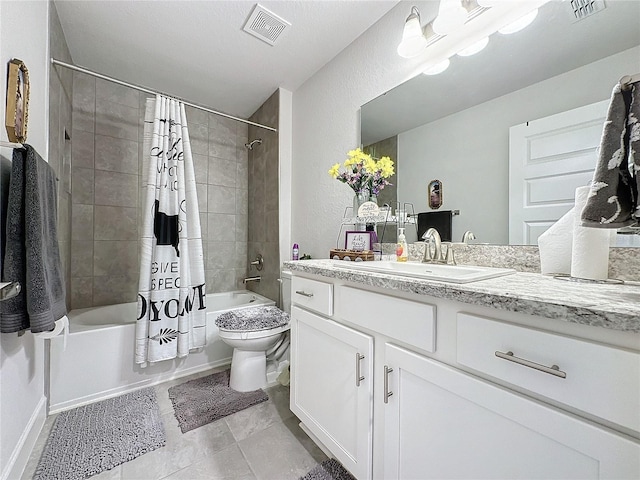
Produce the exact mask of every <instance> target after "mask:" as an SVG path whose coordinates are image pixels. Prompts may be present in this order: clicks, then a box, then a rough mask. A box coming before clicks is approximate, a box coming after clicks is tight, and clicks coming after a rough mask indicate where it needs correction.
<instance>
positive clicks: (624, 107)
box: [581, 84, 640, 228]
mask: <svg viewBox="0 0 640 480" xmlns="http://www.w3.org/2000/svg"><path fill="white" fill-rule="evenodd" d="M633 90H635V89H632V90H629V91H623V90H621V88H620V85H619V84H617V85H616V86H615V87H614V89H613V92H612V93H611V103H610V104H609V111H608V113H607V119H606V121H605V123H604V129H603V132H602V138H601V140H600V153H599V156H598V162H597V165H596V169H595V172H594V175H593V180H592V182H591V190H590V192H589V198H588V200H587V205H586V206H585V208H584V210H583V211H582V217H581V218H582V225H583V226H585V227H599V228H621V227H624V226H627V225H631V224H633V223H634V222H635V220H634V218H633V215H634V214H635V212H636V207H637V205H636V203H637V193H638V188H637V183H636V181H637V168H638V167H637V164H636V166H635V168H636V172H635V173H633V174H635V176H636V178H635V179H634V178H633V176H632V175H633V174H632V172H630V171H629V158H628V156H629V153H630V148H631V150H632V147H633V146H632V145H630V139H631V137H632V135H631V132H634V135H635V137H640V132H639V131H638V127H637V122H638V117H637V116H634V115H633V113H632V112H631V111H630V107H631V100H632V92H633ZM635 108H636V109H638V110H640V107H638V106H637V105H636V107H635ZM629 125H630V126H629ZM635 137H634V138H635ZM637 142H638V138H636V140H635V141H634V143H637ZM639 161H640V160H639Z"/></svg>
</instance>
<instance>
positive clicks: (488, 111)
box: [361, 0, 640, 244]
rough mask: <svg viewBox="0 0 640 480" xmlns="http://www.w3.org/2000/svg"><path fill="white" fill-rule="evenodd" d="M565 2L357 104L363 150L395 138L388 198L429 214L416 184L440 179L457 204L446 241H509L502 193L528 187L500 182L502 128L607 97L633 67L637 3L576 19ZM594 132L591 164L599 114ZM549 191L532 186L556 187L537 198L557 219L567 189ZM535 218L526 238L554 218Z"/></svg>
mask: <svg viewBox="0 0 640 480" xmlns="http://www.w3.org/2000/svg"><path fill="white" fill-rule="evenodd" d="M570 4H571V2H561V1H552V2H550V3H547V4H545V5H544V6H543V7H541V8H540V12H539V14H538V18H536V20H535V21H534V23H533V24H532V25H530V26H529V27H528V28H527V29H525V30H523V31H521V32H518V33H516V34H514V35H509V36H507V35H501V34H498V33H496V34H494V35H492V36H491V38H490V41H489V45H488V46H487V47H486V48H485V49H484V50H483V51H482V52H480V53H478V54H477V55H474V56H471V57H458V56H455V57H453V58H451V66H450V67H449V69H448V70H447V71H445V72H443V73H442V74H440V75H436V76H427V75H422V74H420V75H418V76H417V77H414V78H413V79H411V80H409V81H407V82H405V83H404V84H402V85H400V86H398V87H396V88H394V89H393V90H391V91H389V92H387V93H385V94H384V95H382V96H380V97H378V98H376V99H374V100H372V101H371V102H369V103H367V104H366V105H364V106H363V107H362V111H361V122H362V125H361V128H362V132H361V139H362V144H363V145H364V146H365V148H366V146H368V145H371V146H372V148H373V149H374V150H375V148H376V146H377V145H380V144H383V143H384V144H389V143H392V144H394V145H396V148H397V156H396V171H397V175H396V184H397V185H396V187H397V199H398V200H400V201H402V202H411V203H413V204H414V206H415V208H416V212H425V211H429V210H430V209H429V206H428V201H427V199H426V196H425V194H424V186H425V185H426V184H427V182H429V181H430V180H431V179H434V178H437V179H439V180H441V181H442V182H443V183H444V184H446V185H447V195H446V198H444V199H443V203H442V205H443V208H444V209H447V210H449V209H451V210H453V209H455V210H459V211H460V215H459V216H456V217H455V218H454V222H453V237H454V238H460V237H461V235H462V234H463V233H464V232H465V231H466V230H471V231H473V232H474V233H475V234H476V237H477V238H478V240H477V242H476V243H493V244H507V243H509V200H510V194H511V196H512V197H513V198H519V199H524V200H526V199H527V195H529V194H530V192H528V191H527V188H528V187H526V188H525V187H523V185H526V182H524V183H523V182H520V184H519V185H509V158H510V151H509V148H510V138H509V135H510V128H511V127H514V126H517V125H524V126H525V127H526V126H529V125H532V124H533V123H534V122H533V121H534V120H538V119H543V118H546V117H551V118H554V117H553V116H555V115H556V114H560V113H563V112H567V111H571V110H574V109H578V108H580V107H585V106H586V105H591V104H594V103H596V102H602V101H605V102H606V103H608V99H609V97H610V94H611V90H612V89H613V87H614V85H615V84H616V83H617V82H618V81H619V79H620V78H621V77H622V76H624V75H633V74H636V73H639V72H640V2H638V1H636V0H617V1H609V2H606V8H605V9H604V10H602V11H599V12H597V13H595V14H594V15H592V16H589V17H587V18H584V19H582V20H580V21H576V20H575V18H574V16H573V12H572V10H571V8H570ZM418 6H420V3H418ZM568 130H572V128H568ZM591 130H592V131H593V128H592V129H591ZM563 131H564V130H562V131H560V133H562V132H563ZM595 131H596V132H597V133H596V136H597V140H596V141H595V144H594V143H593V141H591V143H592V144H591V145H588V146H587V147H585V148H584V151H583V152H582V154H583V156H587V157H588V162H587V163H588V164H589V165H591V167H590V168H591V169H593V168H594V167H595V163H596V155H597V146H598V145H597V143H598V141H599V132H601V131H602V121H599V123H598V125H597V126H596V127H595ZM556 133H558V132H556ZM554 135H555V134H554ZM554 138H555V140H554V141H555V142H557V143H559V144H560V145H561V148H560V150H559V151H560V152H561V151H562V149H563V148H564V145H565V144H566V143H567V139H566V138H565V137H563V135H562V134H558V135H555V137H554ZM551 143H553V142H551ZM578 150H580V149H578ZM385 154H387V153H385ZM554 155H555V154H554ZM558 155H561V154H560V153H559V154H558ZM551 157H553V158H555V157H554V156H553V155H552V156H551ZM392 158H393V156H392ZM548 160H549V157H545V156H541V157H539V159H538V160H537V161H538V165H537V169H538V170H539V178H545V177H550V176H551V173H549V172H545V170H544V169H545V168H546V167H547V165H548ZM568 163H571V162H568ZM580 168H583V167H582V166H581V167H580ZM565 173H566V172H565ZM570 173H574V172H573V171H572V172H570ZM580 174H581V175H582V176H581V177H580V182H582V181H583V177H584V176H585V175H586V176H587V178H590V173H585V172H584V171H583V170H581V171H580ZM568 177H572V176H571V175H568ZM572 178H573V179H574V180H573V181H574V182H575V181H576V180H575V178H576V177H572ZM554 188H555V187H553V186H545V187H544V188H542V189H540V190H541V191H546V192H552V191H553V192H555V191H556V190H557V193H550V194H549V196H548V198H546V197H545V198H544V199H543V200H541V202H543V203H546V204H547V205H556V206H557V207H558V208H556V209H555V211H556V213H555V215H558V216H557V217H556V219H557V218H559V217H560V216H562V214H563V212H566V211H567V210H569V209H570V208H571V206H572V204H573V196H572V195H573V189H574V188H575V187H574V186H571V185H570V186H569V187H567V186H566V185H565V186H563V187H562V188H558V189H556V190H554ZM510 189H511V192H510ZM568 192H569V193H568ZM390 193H391V192H390ZM551 210H554V209H551ZM543 220H544V219H543ZM543 220H539V228H538V230H536V232H535V235H532V238H531V239H530V243H535V242H536V240H537V235H539V234H540V233H542V231H544V229H545V228H546V226H545V225H547V226H548V225H550V224H552V223H553V220H554V219H553V218H549V219H546V220H544V221H543ZM545 221H546V224H545ZM618 237H620V235H618ZM634 237H636V238H639V239H640V236H638V235H634ZM408 240H409V241H413V240H412V239H409V238H408ZM515 243H517V244H520V243H527V242H526V241H525V240H523V239H519V240H516V241H515Z"/></svg>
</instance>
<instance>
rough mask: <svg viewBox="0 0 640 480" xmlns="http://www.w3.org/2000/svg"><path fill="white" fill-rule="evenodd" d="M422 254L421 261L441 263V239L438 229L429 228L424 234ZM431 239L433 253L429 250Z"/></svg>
mask: <svg viewBox="0 0 640 480" xmlns="http://www.w3.org/2000/svg"><path fill="white" fill-rule="evenodd" d="M422 239H423V240H424V243H425V245H424V256H423V257H422V262H423V263H442V261H443V260H442V239H441V238H440V234H439V233H438V230H436V229H435V228H429V229H428V230H427V231H426V232H424V235H422ZM431 240H433V242H434V244H435V246H434V251H433V253H432V252H431Z"/></svg>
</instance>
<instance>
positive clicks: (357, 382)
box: [356, 352, 364, 387]
mask: <svg viewBox="0 0 640 480" xmlns="http://www.w3.org/2000/svg"><path fill="white" fill-rule="evenodd" d="M363 358H364V355H360V354H359V353H358V352H356V387H359V386H360V382H361V381H363V380H364V375H361V374H360V360H362V359H363Z"/></svg>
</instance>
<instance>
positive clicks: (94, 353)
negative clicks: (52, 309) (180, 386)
mask: <svg viewBox="0 0 640 480" xmlns="http://www.w3.org/2000/svg"><path fill="white" fill-rule="evenodd" d="M256 305H274V302H273V301H272V300H269V299H268V298H265V297H262V296H260V295H258V294H255V293H252V292H248V291H238V292H226V293H216V294H209V295H207V345H206V347H205V348H204V350H203V351H202V352H198V353H190V354H189V355H188V356H187V357H185V358H179V359H174V360H167V361H164V362H158V363H155V364H152V365H149V366H147V367H146V368H141V367H140V366H138V365H136V364H135V363H134V355H133V348H134V343H135V319H136V303H135V302H133V303H123V304H119V305H109V306H106V307H94V308H83V309H78V310H72V311H71V312H69V314H68V317H69V331H70V334H69V336H68V340H67V349H66V351H63V338H62V337H61V336H60V337H56V338H53V339H51V340H50V348H49V359H50V360H49V410H50V412H51V413H55V412H59V411H62V410H68V409H70V408H74V407H77V406H79V405H84V404H87V403H91V402H94V401H96V400H102V399H104V398H109V397H113V396H116V395H121V394H122V393H124V392H128V391H131V390H135V389H138V388H141V387H144V386H149V385H155V384H157V383H160V382H164V381H166V380H171V379H174V378H179V377H183V376H185V375H191V374H192V373H197V372H200V371H203V370H207V369H210V368H214V367H219V366H223V365H226V364H229V363H231V354H232V349H231V348H230V347H229V346H228V345H226V344H225V343H224V342H222V340H220V337H219V336H218V328H217V327H216V325H215V319H216V318H217V317H218V316H219V315H220V314H222V313H223V312H226V311H228V310H232V309H239V308H247V307H253V306H256Z"/></svg>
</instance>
